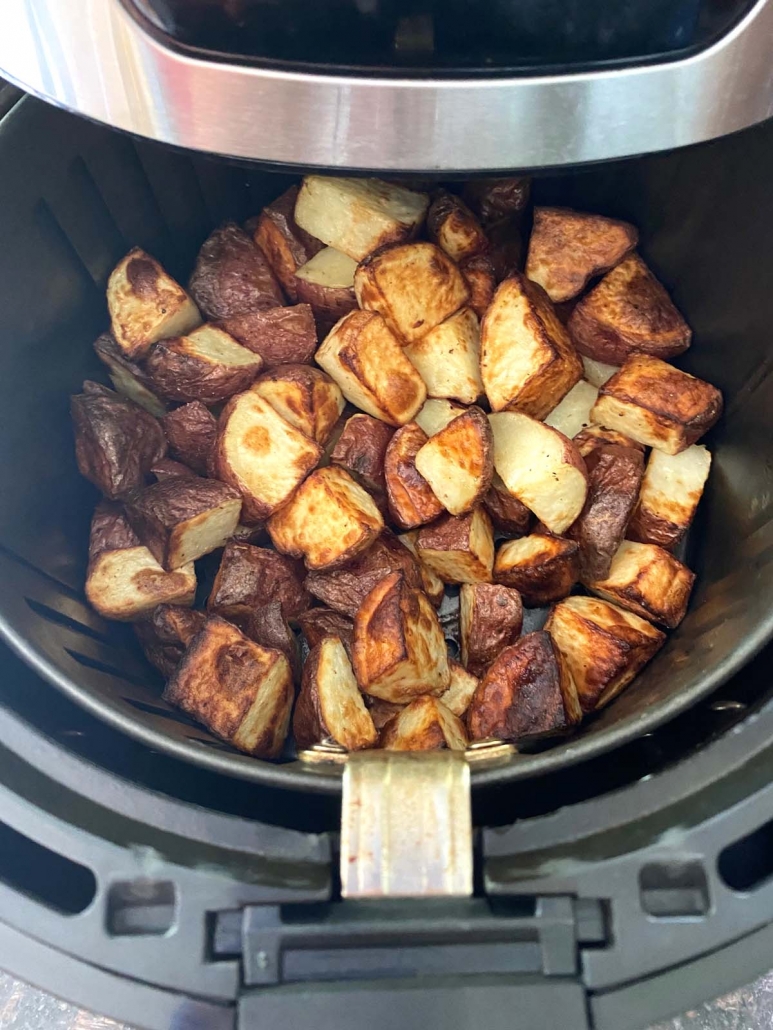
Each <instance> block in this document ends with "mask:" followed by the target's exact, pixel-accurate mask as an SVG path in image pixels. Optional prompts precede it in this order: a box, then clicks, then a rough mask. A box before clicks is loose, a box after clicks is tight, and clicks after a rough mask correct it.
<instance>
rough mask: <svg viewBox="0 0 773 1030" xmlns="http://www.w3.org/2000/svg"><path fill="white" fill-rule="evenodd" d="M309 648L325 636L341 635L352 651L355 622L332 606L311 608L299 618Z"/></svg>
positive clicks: (348, 649)
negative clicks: (334, 609) (335, 610)
mask: <svg viewBox="0 0 773 1030" xmlns="http://www.w3.org/2000/svg"><path fill="white" fill-rule="evenodd" d="M298 622H299V623H300V626H301V630H302V632H303V635H304V637H305V638H306V643H307V644H308V645H309V649H310V650H311V649H312V648H314V647H316V646H317V644H318V643H319V642H320V641H321V640H323V639H324V638H325V637H339V638H340V639H341V641H342V642H343V645H344V647H345V648H346V650H347V651H348V652H349V653H351V650H352V647H353V645H354V622H353V620H352V619H347V618H346V616H345V615H341V613H340V612H334V611H333V610H332V608H310V609H309V610H308V611H307V612H304V613H303V614H302V615H301V616H300V617H299V619H298Z"/></svg>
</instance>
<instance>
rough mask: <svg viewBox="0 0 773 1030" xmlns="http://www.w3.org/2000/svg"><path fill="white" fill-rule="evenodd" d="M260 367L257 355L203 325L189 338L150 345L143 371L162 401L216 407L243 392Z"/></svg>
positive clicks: (184, 337) (219, 331) (226, 334)
mask: <svg viewBox="0 0 773 1030" xmlns="http://www.w3.org/2000/svg"><path fill="white" fill-rule="evenodd" d="M262 366H263V360H262V358H261V357H260V355H259V354H253V352H252V351H251V350H247V348H246V347H242V346H241V344H239V343H237V342H236V340H234V338H233V337H232V336H229V335H228V333H224V332H223V331H222V330H221V329H216V328H215V327H214V326H212V325H203V326H201V327H200V328H199V329H195V330H194V331H193V332H192V333H191V334H190V335H189V336H178V337H176V338H175V339H174V340H161V341H160V342H159V343H156V344H154V345H153V347H152V348H151V350H150V353H149V354H148V358H147V362H146V366H145V367H146V369H147V372H148V375H149V377H150V381H151V383H152V384H153V388H154V389H155V390H156V391H157V392H158V393H159V394H160V395H161V396H162V397H164V398H165V399H166V400H170V401H183V402H188V401H201V402H202V403H204V404H217V403H219V402H220V401H224V400H227V399H228V398H229V397H232V396H233V395H234V394H235V393H241V391H242V390H246V389H247V387H248V386H249V385H250V383H252V381H253V380H254V379H255V377H256V376H257V374H258V372H260V370H261V368H262Z"/></svg>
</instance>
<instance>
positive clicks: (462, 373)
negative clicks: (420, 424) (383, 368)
mask: <svg viewBox="0 0 773 1030" xmlns="http://www.w3.org/2000/svg"><path fill="white" fill-rule="evenodd" d="M405 354H406V356H407V357H408V360H409V361H410V362H411V364H412V365H413V366H414V367H415V368H416V370H417V371H418V373H419V375H420V376H421V378H422V379H423V380H424V383H425V385H426V387H427V393H428V394H429V396H430V397H450V398H452V399H454V400H458V401H461V402H462V403H464V404H474V403H475V401H476V400H477V399H478V397H480V396H481V394H482V393H483V382H482V381H481V378H480V326H479V324H478V316H477V315H476V314H475V312H474V311H473V310H472V309H471V308H462V309H461V310H460V311H457V312H456V314H455V315H451V317H450V318H447V319H446V320H445V322H441V323H440V325H438V326H435V328H434V329H431V330H430V331H429V332H428V333H427V335H426V336H423V337H422V338H421V339H420V340H417V341H416V343H412V344H410V345H409V346H408V347H406V348H405Z"/></svg>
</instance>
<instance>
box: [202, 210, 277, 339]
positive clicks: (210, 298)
mask: <svg viewBox="0 0 773 1030" xmlns="http://www.w3.org/2000/svg"><path fill="white" fill-rule="evenodd" d="M189 290H190V294H191V296H192V297H193V299H194V300H195V301H196V304H197V305H198V308H199V310H200V311H201V312H202V313H203V314H204V315H206V317H207V318H208V319H210V320H211V321H217V320H222V319H224V318H230V317H231V316H232V315H243V314H245V313H246V312H248V311H263V310H265V309H266V308H277V307H281V306H282V305H283V304H284V302H285V299H284V296H283V295H282V290H281V288H280V286H279V283H278V282H277V280H276V278H275V277H274V273H273V271H272V270H271V266H270V265H269V263H268V261H267V260H266V256H265V254H264V253H263V251H262V250H261V249H260V248H259V247H257V246H256V245H255V243H254V242H253V241H252V240H251V239H250V237H249V236H248V235H247V233H246V232H245V231H244V230H243V229H240V228H239V226H238V225H236V224H235V223H234V222H228V223H227V224H226V225H223V226H221V227H220V228H219V229H216V230H215V231H214V232H213V233H212V235H211V236H209V238H208V239H207V240H205V242H204V244H203V246H202V248H201V250H200V251H199V256H198V258H197V259H196V267H195V268H194V270H193V275H192V276H191V281H190V287H189Z"/></svg>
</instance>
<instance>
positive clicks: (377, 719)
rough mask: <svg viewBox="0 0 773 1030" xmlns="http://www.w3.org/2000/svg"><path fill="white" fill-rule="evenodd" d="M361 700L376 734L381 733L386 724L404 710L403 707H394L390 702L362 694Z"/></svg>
mask: <svg viewBox="0 0 773 1030" xmlns="http://www.w3.org/2000/svg"><path fill="white" fill-rule="evenodd" d="M363 700H364V701H365V707H366V708H367V709H368V712H369V713H370V717H371V719H372V720H373V725H374V726H375V727H376V731H377V732H378V733H381V731H382V730H383V728H384V727H385V726H386V724H387V723H388V722H391V721H392V719H394V717H395V716H396V715H399V714H400V712H402V710H403V709H404V708H405V705H395V704H392V702H391V701H382V700H381V698H380V697H370V696H369V695H368V694H363Z"/></svg>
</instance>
